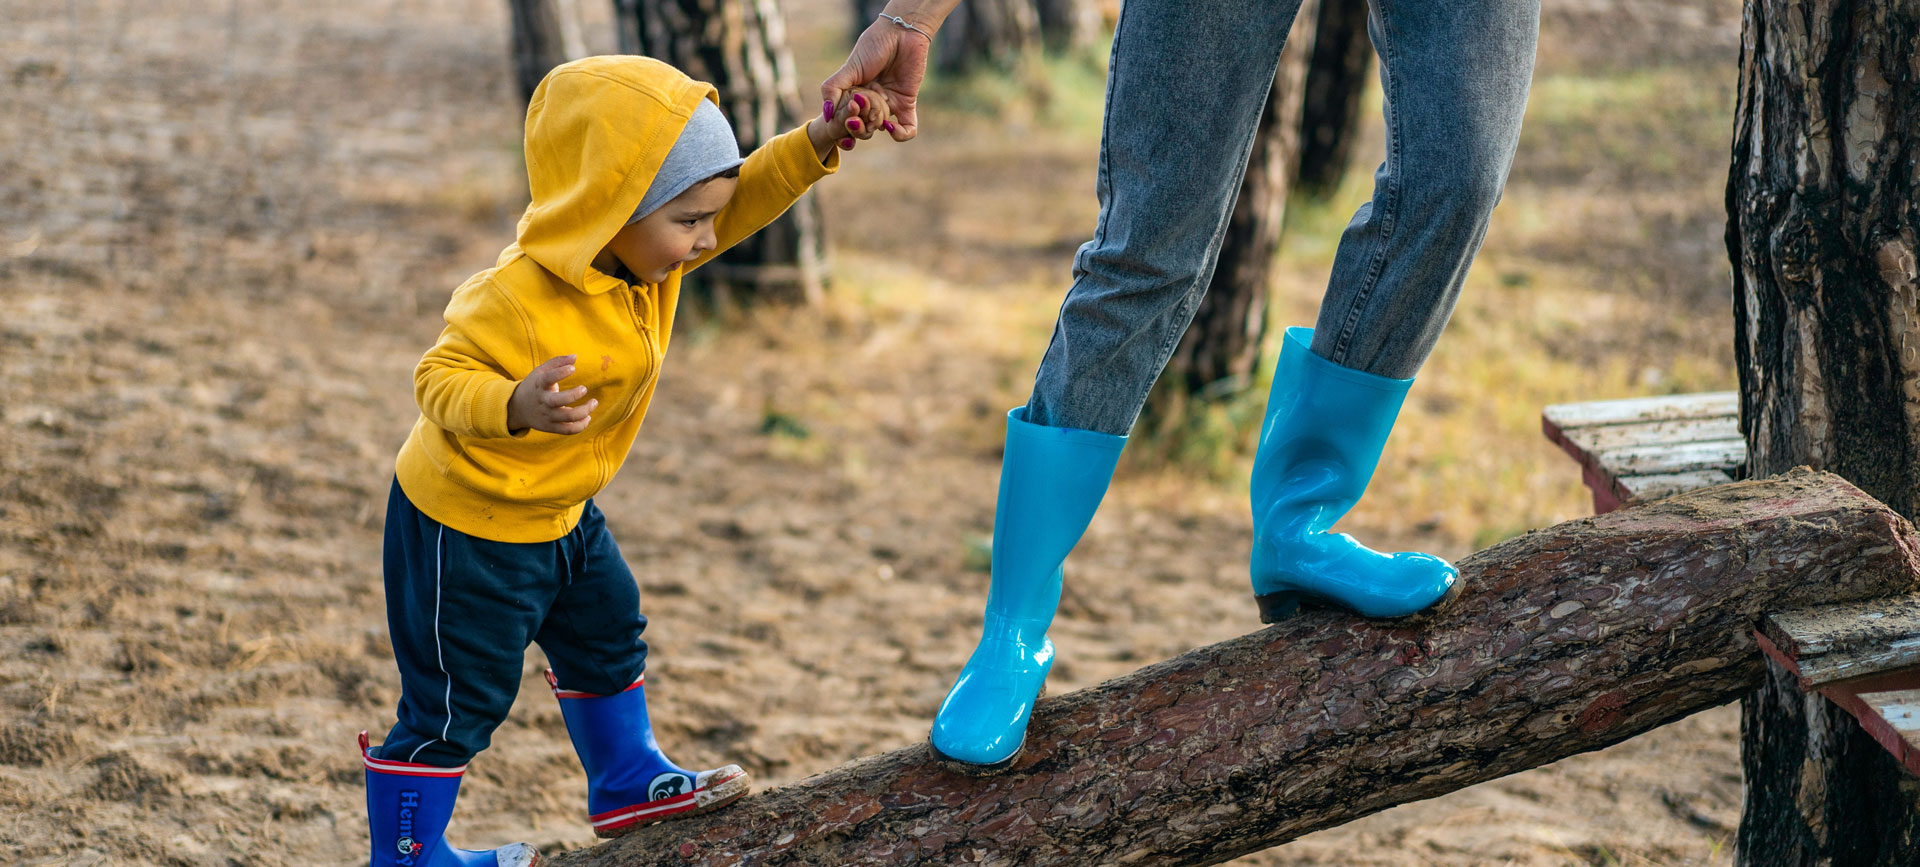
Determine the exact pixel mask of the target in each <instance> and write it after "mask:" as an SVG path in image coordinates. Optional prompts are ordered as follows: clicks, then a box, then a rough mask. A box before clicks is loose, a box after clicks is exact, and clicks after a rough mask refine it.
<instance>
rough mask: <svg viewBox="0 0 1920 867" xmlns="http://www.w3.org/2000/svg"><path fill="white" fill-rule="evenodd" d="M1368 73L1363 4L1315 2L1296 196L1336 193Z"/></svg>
mask: <svg viewBox="0 0 1920 867" xmlns="http://www.w3.org/2000/svg"><path fill="white" fill-rule="evenodd" d="M1372 71H1373V41H1372V40H1371V39H1369V38H1368V37H1367V0H1321V3H1320V15H1319V20H1318V21H1317V22H1316V23H1315V24H1314V33H1313V58H1312V59H1311V60H1309V61H1308V62H1307V83H1306V95H1305V97H1304V103H1303V105H1302V106H1301V108H1300V177H1299V180H1298V181H1297V184H1298V186H1299V188H1300V190H1301V192H1304V193H1307V194H1309V195H1313V196H1326V195H1329V194H1331V193H1332V192H1333V191H1334V190H1335V189H1337V188H1339V186H1340V180H1341V178H1343V177H1344V176H1345V175H1346V173H1347V166H1348V165H1350V164H1351V163H1352V162H1353V140H1354V139H1355V138H1356V137H1357V136H1358V134H1359V130H1360V97H1361V96H1362V95H1363V94H1365V93H1366V90H1367V78H1368V75H1369V73H1371V72H1372Z"/></svg>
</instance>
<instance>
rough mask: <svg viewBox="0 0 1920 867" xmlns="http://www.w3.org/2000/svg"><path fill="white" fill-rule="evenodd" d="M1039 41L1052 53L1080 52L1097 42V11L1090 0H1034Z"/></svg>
mask: <svg viewBox="0 0 1920 867" xmlns="http://www.w3.org/2000/svg"><path fill="white" fill-rule="evenodd" d="M1033 5H1034V11H1035V12H1036V13H1038V14H1039V19H1040V38H1041V39H1043V40H1045V41H1046V45H1047V47H1048V48H1051V49H1053V50H1055V51H1080V50H1083V49H1085V48H1087V47H1088V46H1090V45H1092V44H1093V43H1094V40H1096V39H1098V38H1100V26H1101V21H1100V7H1099V6H1098V5H1096V4H1095V3H1094V0H1034V4H1033Z"/></svg>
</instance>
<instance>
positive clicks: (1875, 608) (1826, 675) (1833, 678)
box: [1761, 594, 1920, 688]
mask: <svg viewBox="0 0 1920 867" xmlns="http://www.w3.org/2000/svg"><path fill="white" fill-rule="evenodd" d="M1761 630H1762V632H1764V633H1765V634H1766V636H1767V637H1768V639H1770V640H1772V641H1773V643H1774V645H1775V646H1777V647H1779V648H1780V650H1781V652H1782V653H1785V654H1786V655H1787V656H1788V657H1790V658H1792V659H1793V660H1794V663H1795V666H1796V667H1797V668H1798V669H1799V671H1800V677H1801V680H1802V682H1803V685H1805V686H1807V687H1809V688H1812V687H1819V686H1823V685H1826V684H1829V683H1836V682H1839V681H1842V680H1849V679H1853V678H1860V677H1868V676H1872V675H1878V674H1883V673H1887V672H1892V671H1900V670H1903V669H1907V668H1920V594H1915V595H1910V596H1896V597H1893V598H1889V599H1875V600H1869V601H1866V602H1851V603H1847V604H1844V605H1834V606H1827V607H1822V608H1810V609H1803V610H1799V611H1779V612H1774V613H1772V614H1768V615H1767V617H1766V619H1765V620H1764V621H1762V624H1761Z"/></svg>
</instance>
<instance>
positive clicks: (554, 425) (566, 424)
mask: <svg viewBox="0 0 1920 867" xmlns="http://www.w3.org/2000/svg"><path fill="white" fill-rule="evenodd" d="M592 423H593V416H584V417H582V418H581V419H579V420H578V421H552V422H548V423H547V425H546V426H545V427H543V428H541V430H544V431H546V432H547V433H557V434H577V433H579V432H581V431H583V430H586V429H587V425H589V424H592Z"/></svg>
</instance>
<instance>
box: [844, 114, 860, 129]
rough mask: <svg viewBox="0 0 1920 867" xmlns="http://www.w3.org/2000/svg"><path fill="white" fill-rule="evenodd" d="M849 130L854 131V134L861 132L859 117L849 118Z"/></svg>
mask: <svg viewBox="0 0 1920 867" xmlns="http://www.w3.org/2000/svg"><path fill="white" fill-rule="evenodd" d="M847 129H850V130H853V131H854V132H859V131H860V119H859V118H857V117H850V118H847Z"/></svg>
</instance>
